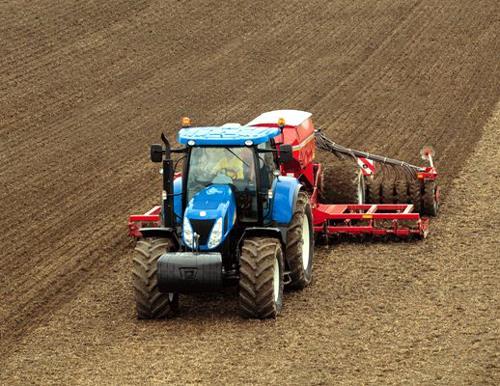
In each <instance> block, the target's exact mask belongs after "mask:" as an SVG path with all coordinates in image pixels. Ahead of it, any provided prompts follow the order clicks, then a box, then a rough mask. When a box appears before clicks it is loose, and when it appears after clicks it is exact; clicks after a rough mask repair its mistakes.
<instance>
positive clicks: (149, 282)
mask: <svg viewBox="0 0 500 386" xmlns="http://www.w3.org/2000/svg"><path fill="white" fill-rule="evenodd" d="M173 249H174V243H173V242H172V240H170V239H167V238H145V239H139V240H138V241H137V245H136V247H135V250H134V257H133V267H132V277H133V286H134V295H135V305H136V310H137V318H139V319H161V318H166V317H169V316H172V315H173V314H175V313H176V312H177V310H178V308H179V295H178V294H166V293H161V292H160V291H159V290H158V278H157V271H158V268H157V262H158V259H159V257H160V256H161V255H162V254H164V253H165V252H167V251H172V250H173Z"/></svg>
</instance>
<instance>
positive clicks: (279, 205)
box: [272, 176, 302, 226]
mask: <svg viewBox="0 0 500 386" xmlns="http://www.w3.org/2000/svg"><path fill="white" fill-rule="evenodd" d="M301 188H302V185H301V184H300V182H299V181H298V180H297V179H296V178H295V177H285V176H280V177H278V178H277V180H276V184H275V186H274V191H273V210H272V220H273V221H274V222H275V223H276V224H280V225H283V226H287V225H288V224H289V223H290V221H292V216H293V212H294V209H295V204H296V202H297V197H298V195H299V191H300V189H301Z"/></svg>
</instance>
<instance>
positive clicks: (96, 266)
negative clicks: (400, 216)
mask: <svg viewBox="0 0 500 386" xmlns="http://www.w3.org/2000/svg"><path fill="white" fill-rule="evenodd" d="M498 31H500V5H499V3H498V1H496V0H491V1H488V0H485V1H476V2H471V1H466V0H460V1H442V0H434V1H431V0H429V1H403V0H383V1H379V2H374V1H369V0H363V1H356V2H352V1H344V0H335V1H326V0H318V1H308V2H303V1H287V2H270V1H263V0H261V1H253V2H239V3H236V2H219V1H208V0H207V1H201V0H199V1H196V2H187V1H176V2H174V1H169V2H164V1H148V2H146V1H135V2H129V1H123V0H116V1H107V2H79V1H64V2H53V1H47V0H38V1H30V2H27V1H22V0H17V1H11V2H5V3H2V4H1V5H0V38H1V43H2V44H0V68H1V73H0V162H1V165H2V167H1V169H0V184H1V186H2V189H1V190H0V213H1V214H2V221H1V224H2V233H1V235H0V242H1V243H0V245H1V249H2V252H1V257H0V259H1V260H0V261H1V264H0V339H1V342H0V383H5V384H14V383H19V384H25V383H28V382H29V383H92V384H99V383H114V384H127V383H149V382H168V381H171V382H174V383H186V382H187V383H194V382H204V383H281V384H284V383H296V384H302V383H339V382H351V383H355V384H363V383H369V382H380V383H410V382H411V383H427V384H434V383H443V384H464V383H467V384H479V383H492V384H495V383H496V384H498V383H499V382H500V377H499V369H498V366H499V359H498V347H499V345H500V339H499V328H500V327H499V323H498V320H499V318H500V315H499V311H498V310H499V306H500V305H499V298H498V294H499V293H500V288H499V287H500V286H499V281H498V273H499V263H498V252H497V244H498V236H497V230H498V227H499V225H500V224H499V222H498V218H500V216H499V215H500V213H499V209H500V203H499V198H498V194H497V192H498V186H499V175H498V172H497V171H496V170H497V168H496V167H495V165H496V164H497V163H498V162H499V161H500V154H499V152H498V151H499V150H498V149H499V147H500V143H499V136H500V134H499V132H500V128H499V119H500V118H499V115H498V114H499V113H498V108H497V112H496V113H495V114H496V115H494V117H493V118H492V120H491V121H490V122H489V123H487V120H488V118H489V117H490V116H491V115H492V114H493V111H495V105H496V103H497V101H498V100H499V98H500V86H499V84H500V64H499V63H500V62H499V60H498V53H499V52H500V46H499V42H500V38H499V36H498ZM274 108H299V109H305V110H309V111H311V112H313V114H314V115H315V117H316V123H317V125H318V126H319V127H322V128H323V129H324V130H326V132H327V134H328V135H329V136H330V137H332V138H334V139H335V140H336V142H338V143H341V144H344V145H346V146H351V147H354V148H360V149H365V150H367V151H370V152H377V153H381V154H386V155H387V156H391V157H394V158H403V159H405V160H407V161H409V162H414V163H415V162H419V161H418V154H419V149H420V148H421V147H422V146H423V145H426V144H431V145H433V146H434V148H435V149H436V152H437V163H438V165H439V170H440V172H441V175H442V178H441V184H442V186H443V188H444V189H443V191H444V196H445V205H444V207H443V211H442V212H441V215H440V217H439V218H438V219H436V220H435V221H433V223H432V234H431V236H430V238H429V239H428V240H426V241H425V242H415V243H389V244H383V243H378V244H361V243H359V244H356V243H343V244H339V245H334V246H331V247H330V248H326V247H321V248H320V249H319V250H318V252H317V255H316V264H315V272H314V275H315V279H314V283H313V285H312V286H310V287H308V288H307V289H306V290H305V291H302V292H294V293H290V294H287V296H286V297H285V306H284V311H283V314H282V315H281V316H280V317H279V318H278V320H277V321H276V322H272V321H267V322H259V321H246V320H243V319H241V318H240V317H239V316H238V312H237V295H236V293H235V291H233V290H228V291H227V292H225V293H223V294H214V295H203V296H189V297H183V298H181V314H180V316H179V317H178V318H176V319H175V320H172V321H159V322H144V321H137V320H136V319H135V314H134V305H133V297H132V292H131V282H130V281H131V280H130V268H131V267H130V266H131V253H130V252H131V250H132V245H131V243H130V241H129V240H128V239H127V237H126V227H125V224H126V217H127V215H128V214H129V213H131V212H140V211H145V210H147V209H149V207H150V206H151V205H153V204H154V203H155V202H156V201H157V200H158V192H159V188H160V180H159V175H158V174H157V167H155V166H153V165H151V164H150V163H149V161H148V148H147V146H148V144H149V143H152V142H157V141H158V135H159V133H160V130H165V131H166V132H168V133H169V134H171V135H172V136H173V135H174V133H175V130H176V129H175V128H176V127H177V126H178V122H179V117H180V116H182V115H186V114H189V115H190V116H191V117H192V118H193V119H194V122H196V123H200V124H217V123H224V122H227V121H232V122H233V121H241V122H245V121H248V120H250V119H251V118H253V117H254V116H256V115H257V114H259V113H260V112H262V111H266V110H271V109H274ZM481 137H482V139H480V138H481ZM321 158H322V159H323V160H325V161H326V162H327V163H328V164H331V163H334V162H335V159H334V158H330V156H321ZM492 166H493V167H492ZM339 190H341V187H339Z"/></svg>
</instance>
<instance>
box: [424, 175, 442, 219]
mask: <svg viewBox="0 0 500 386" xmlns="http://www.w3.org/2000/svg"><path fill="white" fill-rule="evenodd" d="M437 189H438V187H437V185H436V182H435V181H427V182H426V183H425V184H424V193H423V195H422V213H423V214H426V215H428V216H437V214H438V212H439V202H438V200H437V198H436V191H437Z"/></svg>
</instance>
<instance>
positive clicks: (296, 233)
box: [285, 192, 314, 289]
mask: <svg viewBox="0 0 500 386" xmlns="http://www.w3.org/2000/svg"><path fill="white" fill-rule="evenodd" d="M313 255H314V234H313V224H312V213H311V206H310V205H309V198H308V196H307V194H305V193H302V192H300V193H299V196H298V197H297V203H296V205H295V211H294V213H293V217H292V221H291V222H290V226H289V227H288V233H287V244H286V253H285V257H286V261H287V263H288V268H289V269H290V278H291V279H292V281H291V282H290V284H289V287H290V288H296V289H302V288H304V287H306V286H307V285H308V284H309V283H310V282H311V279H312V265H313Z"/></svg>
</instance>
